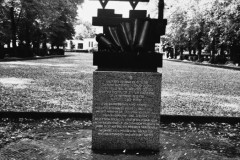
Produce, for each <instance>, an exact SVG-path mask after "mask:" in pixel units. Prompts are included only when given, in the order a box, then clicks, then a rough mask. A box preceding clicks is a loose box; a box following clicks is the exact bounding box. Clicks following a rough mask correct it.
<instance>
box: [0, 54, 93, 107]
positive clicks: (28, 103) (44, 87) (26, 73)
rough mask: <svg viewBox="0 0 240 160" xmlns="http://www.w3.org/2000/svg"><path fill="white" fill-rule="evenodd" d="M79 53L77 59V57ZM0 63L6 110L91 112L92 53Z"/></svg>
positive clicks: (0, 100) (0, 87)
mask: <svg viewBox="0 0 240 160" xmlns="http://www.w3.org/2000/svg"><path fill="white" fill-rule="evenodd" d="M76 54H78V55H77V56H75V55H76ZM67 55H68V56H67V57H65V58H52V59H40V60H28V61H11V62H0V70H1V72H0V94H1V97H0V105H1V108H0V109H1V110H2V111H39V112H91V105H92V72H93V71H94V70H95V69H96V68H95V67H93V66H92V55H91V54H79V53H74V54H72V53H69V54H67Z"/></svg>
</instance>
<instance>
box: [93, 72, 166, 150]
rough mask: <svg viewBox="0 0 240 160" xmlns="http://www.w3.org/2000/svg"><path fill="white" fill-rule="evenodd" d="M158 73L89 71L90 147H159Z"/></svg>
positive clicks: (105, 148) (153, 148)
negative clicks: (90, 80) (90, 106)
mask: <svg viewBox="0 0 240 160" xmlns="http://www.w3.org/2000/svg"><path fill="white" fill-rule="evenodd" d="M161 78H162V75H161V73H157V72H117V71H95V72H94V73H93V134H92V148H93V149H101V150H110V149H116V150H117V149H133V150H142V149H144V150H159V144H160V142H159V131H160V129H159V126H160V106H161Z"/></svg>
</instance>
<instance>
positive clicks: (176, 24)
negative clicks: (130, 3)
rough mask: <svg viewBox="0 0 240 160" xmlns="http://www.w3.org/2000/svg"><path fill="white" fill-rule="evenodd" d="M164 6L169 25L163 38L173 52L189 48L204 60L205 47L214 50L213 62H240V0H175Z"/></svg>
mask: <svg viewBox="0 0 240 160" xmlns="http://www.w3.org/2000/svg"><path fill="white" fill-rule="evenodd" d="M165 9H166V10H167V11H166V12H167V15H166V18H167V19H168V26H167V27H168V29H167V33H166V36H165V37H164V39H163V41H164V43H165V47H166V48H167V47H169V46H170V47H172V48H173V49H175V52H174V54H180V55H182V54H183V51H184V50H186V51H188V52H189V54H190V55H191V54H193V55H196V56H197V59H198V61H203V57H202V51H204V52H208V53H211V59H210V60H209V62H211V63H225V62H226V61H231V62H234V63H239V62H240V51H239V49H240V41H239V40H240V23H239V22H240V1H238V0H211V1H205V0H186V1H181V0H173V1H167V2H166V6H165ZM172 56H173V54H172ZM175 57H176V56H175ZM172 58H174V56H173V57H172Z"/></svg>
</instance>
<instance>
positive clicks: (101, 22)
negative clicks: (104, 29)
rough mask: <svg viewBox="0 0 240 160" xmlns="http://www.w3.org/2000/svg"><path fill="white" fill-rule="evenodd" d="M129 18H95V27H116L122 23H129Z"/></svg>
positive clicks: (93, 20)
mask: <svg viewBox="0 0 240 160" xmlns="http://www.w3.org/2000/svg"><path fill="white" fill-rule="evenodd" d="M128 21H130V19H129V18H119V17H114V18H113V17H93V18H92V25H93V26H116V25H118V24H120V23H121V22H128Z"/></svg>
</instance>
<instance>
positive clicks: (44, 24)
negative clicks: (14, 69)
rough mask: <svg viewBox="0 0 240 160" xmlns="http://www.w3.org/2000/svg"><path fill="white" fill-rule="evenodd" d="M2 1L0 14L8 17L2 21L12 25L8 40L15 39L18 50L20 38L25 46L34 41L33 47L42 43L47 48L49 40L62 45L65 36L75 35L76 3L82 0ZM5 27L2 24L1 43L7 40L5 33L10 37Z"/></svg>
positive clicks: (37, 46) (30, 44)
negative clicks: (17, 43)
mask: <svg viewBox="0 0 240 160" xmlns="http://www.w3.org/2000/svg"><path fill="white" fill-rule="evenodd" d="M0 2H1V7H0V11H1V12H2V11H3V10H4V9H5V10H4V14H3V15H1V16H0V17H1V18H2V17H4V18H5V19H6V20H4V21H3V22H0V23H3V24H4V25H7V24H9V25H10V26H11V27H9V28H11V30H10V31H11V37H10V40H9V41H12V44H13V48H14V50H15V49H16V41H17V39H18V40H19V43H20V44H21V45H22V46H23V45H24V46H25V47H27V48H29V49H30V48H31V47H32V45H33V47H34V48H39V46H40V43H42V44H43V46H45V48H46V43H47V42H48V41H49V42H52V43H53V44H56V45H58V46H59V45H62V42H63V41H64V40H65V39H66V38H70V37H72V36H73V35H74V27H73V25H74V22H75V20H76V18H75V17H76V15H77V5H79V4H81V3H82V2H83V0H56V1H49V0H1V1H0ZM2 13H3V12H2ZM7 22H8V23H7ZM4 29H5V27H0V34H1V35H2V36H1V38H0V42H1V43H6V42H5V41H4V40H2V39H3V38H2V37H6V38H8V37H9V35H8V32H6V31H5V30H4ZM3 34H4V35H3ZM6 38H5V39H6ZM60 41H61V42H60Z"/></svg>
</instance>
